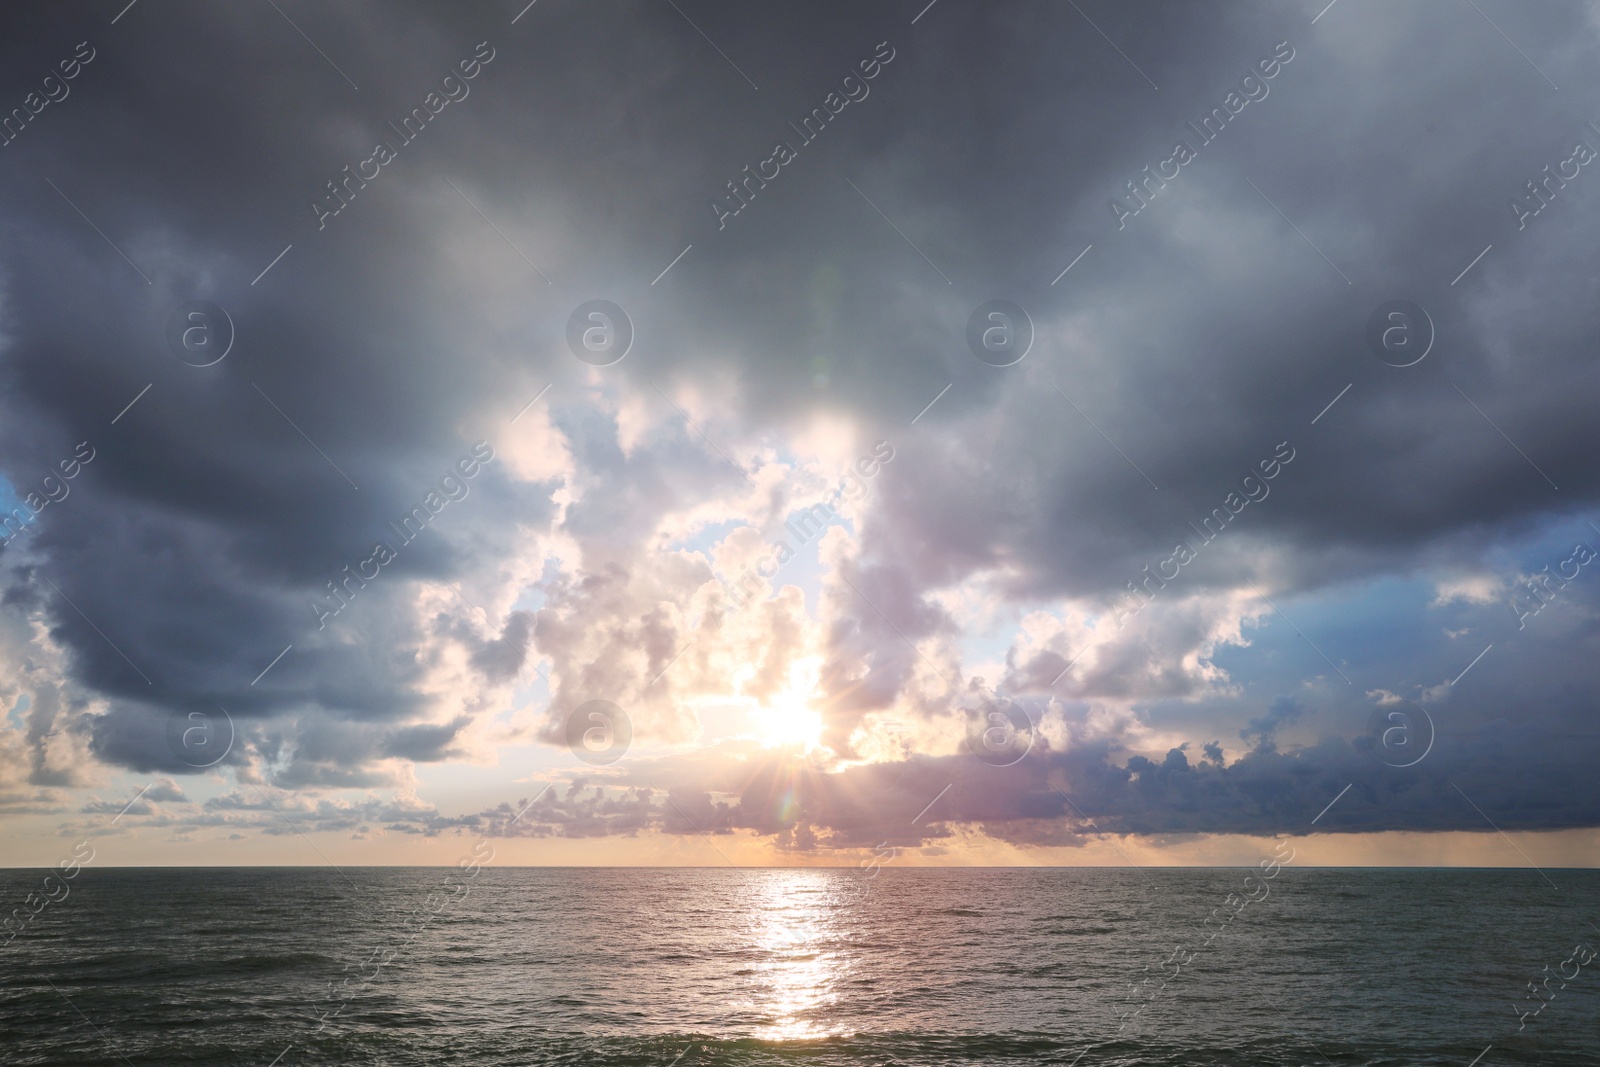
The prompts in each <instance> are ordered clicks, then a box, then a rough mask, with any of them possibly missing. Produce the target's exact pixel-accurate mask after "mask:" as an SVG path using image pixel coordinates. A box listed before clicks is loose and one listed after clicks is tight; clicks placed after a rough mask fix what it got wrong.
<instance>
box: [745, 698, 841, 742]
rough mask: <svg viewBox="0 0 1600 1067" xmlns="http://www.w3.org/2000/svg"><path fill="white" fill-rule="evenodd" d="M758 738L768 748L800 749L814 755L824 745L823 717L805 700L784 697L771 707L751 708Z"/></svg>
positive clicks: (770, 705)
mask: <svg viewBox="0 0 1600 1067" xmlns="http://www.w3.org/2000/svg"><path fill="white" fill-rule="evenodd" d="M750 719H751V721H752V722H753V723H754V724H755V728H756V738H757V739H758V740H759V741H760V742H761V744H762V746H763V747H765V748H796V749H799V750H800V751H801V752H810V751H811V750H812V749H814V748H817V747H818V746H820V745H821V744H822V726H823V723H822V715H821V713H819V712H818V711H817V710H816V709H815V708H812V707H810V706H809V705H807V703H806V701H805V699H804V698H802V697H797V696H794V695H792V694H784V695H783V696H781V697H780V698H778V699H776V700H774V701H772V702H771V703H769V704H766V705H762V706H759V707H756V708H753V709H751V711H750Z"/></svg>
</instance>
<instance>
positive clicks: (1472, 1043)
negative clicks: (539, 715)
mask: <svg viewBox="0 0 1600 1067" xmlns="http://www.w3.org/2000/svg"><path fill="white" fill-rule="evenodd" d="M42 873H43V872H31V871H5V872H0V901H3V902H4V903H5V907H6V908H7V909H8V910H9V909H10V908H13V907H18V906H23V901H24V899H25V898H26V896H27V894H28V892H29V891H31V890H33V889H34V888H36V887H37V885H38V883H39V881H40V877H41V875H42ZM1252 873H1254V874H1257V875H1259V874H1260V872H1259V871H1245V870H1236V869H1205V870H1174V869H1166V870H1104V869H1097V870H1083V869H1074V870H1039V869H1023V870H1018V869H981V870H915V869H906V868H901V869H896V868H894V867H892V866H891V867H886V868H883V869H881V870H880V871H879V873H878V875H877V876H876V877H867V875H865V874H864V873H863V872H861V871H859V870H783V869H761V870H752V869H744V870H733V869H720V870H717V869H648V870H617V869H602V870H594V869H549V868H543V869H526V868H524V869H494V868H484V869H482V870H480V871H479V872H478V873H477V874H476V876H475V878H473V879H472V880H470V881H465V880H464V879H463V876H462V875H461V874H460V872H456V871H453V870H450V869H440V868H398V869H396V868H367V869H352V870H347V871H345V872H344V874H343V875H341V874H340V873H338V872H335V871H331V870H324V869H316V870H307V869H232V870H229V869H211V870H172V869H161V870H156V869H139V870H109V869H99V870H97V869H86V870H83V871H82V872H81V873H80V874H79V875H78V877H77V878H76V879H75V880H73V881H72V882H71V884H70V892H69V894H68V895H67V896H66V897H65V898H64V899H61V900H59V901H57V902H55V903H52V904H49V905H47V906H45V907H44V909H43V910H42V911H40V912H39V913H38V915H37V916H36V917H35V918H34V919H33V921H32V922H30V923H29V924H28V925H27V927H26V928H25V929H24V931H23V932H22V933H21V934H20V935H19V936H17V937H16V938H15V940H13V941H12V942H11V943H10V944H9V945H6V946H5V947H3V948H0V1062H4V1063H6V1064H18V1065H24V1064H30V1065H31V1064H74V1065H80V1067H86V1065H94V1064H108V1065H109V1064H134V1065H141V1067H142V1065H144V1064H217V1065H233V1064H240V1065H243V1064H251V1065H258V1067H268V1065H269V1064H272V1063H273V1062H274V1060H275V1058H277V1057H280V1056H281V1059H278V1060H277V1063H278V1064H279V1067H294V1065H297V1064H305V1063H318V1064H374V1065H376V1064H388V1065H395V1067H402V1065H424V1064H426V1065H430V1067H432V1065H441V1064H446V1065H453V1064H462V1065H467V1064H470V1065H474V1067H499V1065H507V1067H509V1065H531V1064H651V1065H659V1067H668V1065H670V1064H673V1063H674V1062H676V1063H678V1064H679V1065H680V1067H700V1065H706V1064H729V1065H731V1064H794V1063H804V1064H816V1065H831V1064H847V1063H848V1064H873V1065H887V1064H904V1065H933V1064H941V1065H942V1064H1015V1065H1022V1064H1074V1063H1080V1064H1082V1067H1096V1065H1104V1064H1112V1065H1131V1064H1195V1065H1256V1064H1261V1065H1269V1064H1270V1065H1273V1067H1294V1065H1302V1064H1311V1065H1322V1064H1336V1065H1343V1064H1375V1065H1376V1064H1385V1065H1387V1064H1394V1065H1402V1064H1404V1065H1435V1064H1438V1065H1444V1064H1450V1065H1456V1067H1467V1065H1468V1064H1470V1063H1471V1062H1472V1061H1473V1059H1474V1057H1476V1056H1478V1055H1479V1054H1480V1053H1482V1052H1483V1050H1484V1049H1485V1048H1486V1047H1489V1046H1492V1048H1490V1049H1489V1051H1488V1053H1487V1054H1486V1055H1485V1056H1484V1057H1483V1059H1482V1061H1481V1063H1480V1067H1499V1065H1504V1064H1547V1065H1557V1067H1560V1065H1565V1064H1586V1065H1592V1064H1596V1063H1600V995H1597V993H1600V958H1595V959H1594V960H1593V962H1589V963H1587V965H1585V964H1584V963H1582V962H1579V961H1580V960H1581V959H1582V955H1581V954H1574V951H1573V950H1574V946H1576V945H1578V944H1580V943H1582V944H1585V945H1588V946H1591V947H1600V929H1597V928H1596V926H1595V925H1591V923H1597V924H1600V872H1595V871H1549V872H1546V873H1547V874H1548V875H1549V876H1550V878H1551V879H1552V880H1553V881H1554V882H1555V883H1556V886H1555V887H1554V888H1553V887H1552V886H1551V885H1550V884H1548V883H1547V882H1546V881H1545V880H1544V879H1543V878H1542V877H1541V876H1540V875H1539V874H1538V873H1537V872H1534V871H1377V870H1354V871H1353V870H1305V869H1296V868H1292V867H1288V868H1283V869H1281V870H1279V871H1278V872H1277V877H1276V878H1275V879H1273V880H1272V881H1270V882H1269V883H1265V885H1264V886H1263V883H1261V882H1252V883H1250V886H1249V887H1248V888H1247V887H1246V886H1245V883H1244V879H1245V878H1246V876H1247V875H1250V874H1252ZM457 886H466V887H469V888H467V889H466V891H465V893H464V895H463V892H462V890H461V889H458V888H456V887H457ZM1262 893H1265V894H1266V896H1265V897H1264V899H1256V900H1253V901H1250V902H1248V903H1241V901H1245V900H1247V899H1248V898H1249V897H1260V896H1261V894H1262ZM1230 894H1233V898H1232V900H1230V899H1229V897H1230ZM36 902H37V898H36ZM36 902H35V905H36ZM1236 908H1237V909H1240V910H1238V911H1237V914H1236V917H1235V918H1233V919H1232V920H1231V921H1230V922H1226V923H1222V922H1221V921H1220V920H1221V918H1222V916H1223V915H1225V914H1226V913H1228V912H1232V911H1234V909H1236ZM1215 909H1222V911H1218V912H1217V913H1216V917H1215V918H1213V920H1212V924H1211V925H1210V926H1205V925H1204V923H1205V920H1206V917H1207V916H1208V915H1211V914H1212V913H1213V911H1214V910H1215ZM1214 931H1215V932H1214ZM1208 939H1209V944H1207V941H1208ZM1147 967H1148V971H1147V970H1146V968H1147ZM1546 967H1548V968H1549V969H1548V970H1545V969H1544V968H1546ZM1558 972H1559V974H1560V975H1561V976H1563V977H1551V980H1550V981H1549V983H1548V985H1547V986H1545V987H1543V988H1545V989H1547V990H1548V992H1546V993H1544V994H1543V996H1542V998H1541V999H1538V1000H1536V999H1533V996H1532V994H1530V993H1529V992H1528V989H1527V983H1529V982H1530V981H1538V980H1542V979H1543V978H1545V977H1547V976H1556V975H1557V974H1558ZM1174 975H1175V977H1169V976H1174ZM1146 978H1149V979H1150V980H1149V981H1148V982H1147V983H1145V984H1144V985H1142V987H1137V988H1133V989H1132V990H1130V986H1131V984H1132V983H1138V982H1142V981H1143V980H1144V979H1146ZM1163 980H1165V985H1164V987H1162V986H1161V984H1160V983H1162V982H1163ZM1563 982H1564V983H1565V984H1564V985H1563ZM341 983H342V984H341ZM1130 991H1131V992H1132V994H1133V995H1132V996H1130ZM1540 1003H1543V1004H1544V1007H1543V1008H1542V1010H1540V1011H1539V1013H1538V1014H1537V1015H1529V1016H1527V1017H1526V1019H1525V1025H1522V1024H1521V1023H1520V1022H1519V1018H1518V1012H1519V1011H1524V1012H1525V1011H1531V1010H1532V1009H1533V1008H1534V1007H1537V1006H1538V1005H1539V1004H1540ZM1140 1005H1143V1007H1142V1009H1141V1010H1139V1011H1138V1012H1137V1014H1129V1013H1131V1012H1132V1011H1133V1009H1135V1008H1137V1007H1139V1006H1140ZM319 1018H320V1020H321V1021H320V1022H319ZM1519 1025H1522V1028H1521V1029H1520V1030H1519Z"/></svg>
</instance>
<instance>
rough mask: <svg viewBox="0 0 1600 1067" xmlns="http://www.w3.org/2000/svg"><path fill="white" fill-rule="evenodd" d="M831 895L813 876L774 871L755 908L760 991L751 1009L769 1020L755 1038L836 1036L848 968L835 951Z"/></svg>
mask: <svg viewBox="0 0 1600 1067" xmlns="http://www.w3.org/2000/svg"><path fill="white" fill-rule="evenodd" d="M831 898H832V890H831V887H830V886H829V885H828V882H827V879H826V877H825V876H819V875H818V874H817V873H814V872H801V871H795V872H785V871H772V872H770V877H769V879H768V880H767V881H766V885H765V886H764V887H763V888H762V891H761V895H760V897H759V898H758V899H757V900H756V901H755V902H754V903H755V905H756V907H757V908H758V909H759V911H758V913H757V915H756V916H754V919H755V923H754V935H755V936H754V946H753V947H754V949H755V952H756V955H757V958H758V961H759V962H757V963H756V965H755V972H756V981H757V984H758V987H759V988H757V989H756V990H753V991H752V992H753V1001H754V1003H753V1004H752V1007H754V1008H755V1009H756V1011H758V1012H759V1013H760V1014H761V1015H763V1016H765V1021H764V1023H763V1024H762V1026H761V1028H760V1030H759V1031H758V1034H757V1036H759V1037H761V1038H762V1039H764V1040H768V1041H797V1040H807V1039H815V1038H821V1037H829V1036H833V1035H835V1034H837V1033H840V1029H839V1028H838V1026H837V1025H836V1024H835V1023H834V1021H833V1020H832V1019H831V1018H830V1016H831V1015H832V1013H831V1012H830V1011H829V1008H830V1007H831V1006H833V1005H834V1004H836V1003H837V1002H838V1000H839V997H840V990H841V988H842V986H843V984H844V975H845V973H846V972H847V971H848V970H849V969H850V962H849V961H848V960H847V959H845V958H844V956H843V954H842V953H841V952H840V951H839V950H838V949H837V948H836V947H834V946H833V945H832V944H831V942H832V934H831V932H830V930H829V928H828V927H829V908H828V903H829V901H830V899H831Z"/></svg>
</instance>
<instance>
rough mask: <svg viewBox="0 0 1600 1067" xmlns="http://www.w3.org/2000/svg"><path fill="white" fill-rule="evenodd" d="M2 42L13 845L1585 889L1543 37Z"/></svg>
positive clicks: (1579, 464)
mask: <svg viewBox="0 0 1600 1067" xmlns="http://www.w3.org/2000/svg"><path fill="white" fill-rule="evenodd" d="M7 19H8V26H9V29H10V32H8V33H7V34H5V35H4V37H3V40H0V53H3V56H4V61H3V62H0V115H5V114H9V116H10V117H9V118H6V119H4V120H3V121H0V137H3V138H4V143H3V144H0V193H3V201H0V202H3V203H4V205H5V206H4V209H3V213H0V221H3V226H4V232H3V240H0V478H3V482H0V509H3V511H0V518H4V520H5V530H4V534H3V538H4V543H3V544H0V708H4V714H3V716H0V864H4V865H7V866H47V865H50V864H52V863H54V862H56V860H57V859H59V858H60V856H62V855H64V854H67V853H69V852H70V851H71V849H72V847H73V845H74V843H76V842H79V841H83V840H89V841H90V842H92V844H93V847H94V849H95V855H96V857H97V860H96V862H99V863H103V864H106V865H124V864H133V865H139V864H144V865H168V864H178V865H207V864H260V865H272V864H312V865H323V864H331V865H335V866H340V867H343V866H346V865H364V864H401V863H442V864H444V863H454V862H456V860H457V859H458V858H459V857H461V856H463V855H468V854H470V852H471V850H472V848H473V846H474V844H475V843H476V842H479V841H483V840H488V841H490V842H491V843H492V845H493V847H494V848H495V849H496V856H497V860H496V862H501V863H508V864H614V865H636V864H637V865H656V864H700V865H721V864H737V865H744V864H768V865H821V864H826V865H846V866H857V865H859V864H871V863H878V864H882V863H885V862H892V863H899V864H906V865H913V864H948V865H986V864H1024V865H1028V864H1069V865H1070V864H1123V863H1134V864H1139V865H1159V864H1223V863H1253V862H1256V860H1257V859H1258V858H1260V857H1261V856H1263V855H1270V851H1271V846H1272V842H1273V841H1274V840H1275V839H1281V838H1285V837H1292V838H1294V839H1295V840H1296V841H1297V842H1298V843H1299V847H1300V848H1301V852H1300V856H1301V861H1302V862H1306V863H1312V864H1315V863H1326V864H1378V865H1434V864H1440V865H1478V866H1538V867H1541V868H1544V867H1550V866H1558V867H1559V866H1588V865H1592V864H1593V863H1594V862H1595V859H1596V857H1597V846H1600V833H1597V829H1596V828H1597V826H1600V775H1596V773H1595V767H1596V765H1597V763H1600V731H1597V729H1596V726H1595V721H1596V715H1595V713H1596V704H1597V698H1600V674H1597V672H1596V671H1595V668H1594V664H1595V663H1596V662H1597V658H1600V577H1597V576H1596V574H1595V573H1594V572H1595V571H1597V570H1600V565H1597V564H1596V554H1597V551H1600V526H1597V523H1600V507H1597V506H1596V503H1597V501H1596V497H1597V495H1600V477H1597V476H1596V473H1595V462H1594V460H1595V456H1596V454H1597V449H1600V423H1597V421H1596V420H1595V418H1594V414H1593V413H1594V410H1595V401H1596V399H1597V397H1600V364H1597V363H1596V360H1595V356H1594V353H1595V347H1594V345H1595V339H1596V334H1597V329H1596V327H1597V320H1600V311H1597V310H1596V309H1597V308H1600V302H1597V300H1596V299H1595V298H1596V295H1597V294H1596V289H1597V286H1600V274H1597V273H1596V270H1595V266H1594V263H1595V260H1594V255H1593V248H1594V247H1595V246H1596V242H1597V241H1600V216H1597V214H1596V206H1597V205H1600V177H1596V176H1594V174H1593V172H1592V171H1591V169H1590V167H1589V164H1590V163H1591V162H1592V161H1593V160H1594V157H1595V154H1596V150H1597V149H1600V126H1597V125H1596V121H1600V81H1597V80H1596V78H1595V76H1594V74H1593V71H1594V70H1595V69H1596V60H1597V59H1600V8H1597V7H1596V6H1595V5H1591V4H1579V3H1563V4H1540V5H1526V4H1517V3H1511V2H1507V0H1479V2H1477V3H1463V4H1457V3H1450V4H1427V5H1421V4H1419V5H1392V4H1387V3H1382V2H1378V0H1371V2H1368V0H1336V2H1335V3H1334V4H1331V5H1329V4H1327V3H1326V0H1308V2H1304V3H1302V2H1298V0H1295V2H1288V0H1285V2H1278V3H1230V4H1226V5H1223V4H1215V5H1196V4H1185V3H1149V4H1140V5H1131V6H1130V5H1117V4H1113V3H1109V2H1105V0H1083V2H1081V3H1078V4H1054V3H1028V2H1016V3H1005V4H974V3H971V2H967V0H936V2H935V3H933V4H928V3H927V2H926V0H907V2H900V0H894V2H885V3H882V4H874V5H860V4H826V3H817V4H807V5H793V6H790V7H788V8H784V9H779V8H772V7H766V6H762V7H751V6H746V5H726V4H724V5H719V4H714V3H710V2H707V0H678V2H676V3H674V2H671V0H668V2H657V0H637V2H633V0H618V2H594V3H576V2H573V0H536V2H535V3H532V4H526V3H525V0H492V2H491V0H477V2H463V3H451V4H420V3H385V4H381V5H380V4H376V3H355V4H340V5H332V6H329V5H316V4H311V3H306V2H303V0H279V2H275V3H274V2H264V3H255V2H252V3H249V4H230V5H217V4H209V3H198V2H197V3H183V2H166V0H142V2H139V0H136V2H135V3H133V4H127V3H126V0H105V2H102V0H93V2H90V3H84V4H77V5H57V4H45V3H35V4H26V5H17V6H14V7H13V8H12V9H11V10H10V11H8V14H7ZM12 109H15V110H12Z"/></svg>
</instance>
